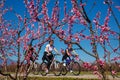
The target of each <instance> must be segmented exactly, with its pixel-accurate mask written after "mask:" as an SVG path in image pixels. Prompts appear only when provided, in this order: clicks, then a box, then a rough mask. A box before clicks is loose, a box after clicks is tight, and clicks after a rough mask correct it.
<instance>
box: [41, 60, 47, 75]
mask: <svg viewBox="0 0 120 80" xmlns="http://www.w3.org/2000/svg"><path fill="white" fill-rule="evenodd" d="M47 70H48V68H47V63H45V62H43V63H41V65H40V73H41V75H42V76H46V75H47V72H46V71H47Z"/></svg>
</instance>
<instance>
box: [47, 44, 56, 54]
mask: <svg viewBox="0 0 120 80" xmlns="http://www.w3.org/2000/svg"><path fill="white" fill-rule="evenodd" d="M47 48H48V50H49V51H47ZM53 49H54V46H50V44H47V45H46V48H45V51H46V52H52V51H53Z"/></svg>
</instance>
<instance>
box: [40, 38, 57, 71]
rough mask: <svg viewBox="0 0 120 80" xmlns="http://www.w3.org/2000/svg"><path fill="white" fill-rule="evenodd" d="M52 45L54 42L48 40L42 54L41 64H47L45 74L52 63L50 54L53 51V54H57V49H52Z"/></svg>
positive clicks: (51, 54)
mask: <svg viewBox="0 0 120 80" xmlns="http://www.w3.org/2000/svg"><path fill="white" fill-rule="evenodd" d="M53 44H54V40H50V41H49V44H47V45H46V48H45V51H44V54H43V57H42V60H43V62H44V61H45V60H46V61H47V62H48V64H47V70H46V72H47V73H48V70H49V68H50V65H51V63H52V60H53V53H52V51H53V50H54V51H55V52H57V53H58V51H57V49H56V48H54V45H53Z"/></svg>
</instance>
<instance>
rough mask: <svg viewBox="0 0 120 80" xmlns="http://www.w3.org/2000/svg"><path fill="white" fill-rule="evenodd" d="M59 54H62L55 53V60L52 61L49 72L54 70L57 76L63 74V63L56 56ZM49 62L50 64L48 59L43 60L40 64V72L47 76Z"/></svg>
mask: <svg viewBox="0 0 120 80" xmlns="http://www.w3.org/2000/svg"><path fill="white" fill-rule="evenodd" d="M59 55H60V54H53V60H52V63H51V65H50V68H49V72H50V71H52V72H53V73H54V75H55V76H59V75H60V74H61V72H60V71H61V70H60V67H61V64H60V62H59V61H57V60H56V58H55V57H56V56H59ZM47 64H48V63H47V61H43V62H42V63H41V65H40V73H41V75H42V76H46V75H47V74H48V72H46V69H47ZM47 70H48V69H47Z"/></svg>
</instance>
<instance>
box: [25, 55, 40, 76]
mask: <svg viewBox="0 0 120 80" xmlns="http://www.w3.org/2000/svg"><path fill="white" fill-rule="evenodd" d="M33 56H34V60H33V61H30V64H25V70H26V73H30V72H32V73H33V74H34V75H38V74H39V63H37V62H35V60H36V59H37V57H38V55H33Z"/></svg>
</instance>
